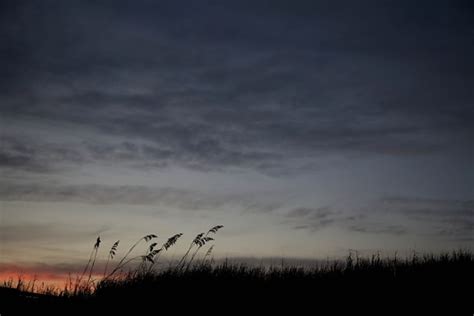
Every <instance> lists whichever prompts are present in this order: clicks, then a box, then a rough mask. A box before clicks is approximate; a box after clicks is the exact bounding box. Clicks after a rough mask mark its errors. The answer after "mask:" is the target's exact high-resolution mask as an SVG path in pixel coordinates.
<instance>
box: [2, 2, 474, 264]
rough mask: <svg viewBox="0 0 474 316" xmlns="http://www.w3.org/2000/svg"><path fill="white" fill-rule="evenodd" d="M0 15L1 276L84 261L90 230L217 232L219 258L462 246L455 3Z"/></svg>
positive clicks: (469, 202)
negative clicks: (214, 229)
mask: <svg viewBox="0 0 474 316" xmlns="http://www.w3.org/2000/svg"><path fill="white" fill-rule="evenodd" d="M0 16H1V17H0V38H1V39H2V40H1V42H2V44H1V45H0V57H1V59H0V69H1V76H0V111H1V116H0V120H1V121H0V122H1V130H0V137H1V143H0V173H1V177H0V201H1V202H0V203H1V204H0V210H1V214H0V216H1V217H0V265H1V267H2V269H3V271H6V270H8V269H10V270H11V269H12V267H13V265H14V267H21V266H25V267H26V266H31V265H33V266H34V265H41V266H44V265H54V264H56V265H61V264H63V265H64V264H66V265H67V264H71V265H73V264H74V263H77V262H82V261H81V260H85V259H87V257H88V253H89V251H90V246H92V244H93V243H94V241H95V238H96V236H97V235H98V234H100V235H101V237H102V240H103V242H104V245H105V247H109V246H110V245H111V244H112V243H113V242H114V241H115V240H117V239H121V240H122V241H123V243H124V244H127V243H129V244H130V243H132V242H133V241H134V240H136V239H137V238H139V237H140V236H142V235H144V234H147V233H156V234H157V235H158V236H160V237H161V238H167V237H169V235H171V234H174V233H178V232H183V233H184V236H183V239H185V238H188V239H191V238H192V237H193V236H194V235H195V234H197V233H199V232H201V231H203V230H206V229H208V228H209V227H210V226H212V225H216V224H222V225H224V226H225V228H224V229H223V230H222V231H220V232H219V235H218V236H217V240H216V244H215V255H216V256H221V257H225V256H229V257H235V256H240V257H259V258H260V257H298V258H325V257H327V256H338V255H344V254H347V252H348V249H358V250H360V251H367V252H371V251H372V252H373V251H377V250H382V251H386V252H392V251H395V250H399V251H412V250H413V249H415V250H418V251H440V250H446V249H453V248H459V247H464V248H471V249H472V246H473V245H474V233H473V231H474V168H473V164H472V162H473V161H474V124H473V121H474V89H473V83H474V59H473V58H472V56H474V7H473V4H472V2H470V1H468V0H466V1H461V0H453V1H448V0H446V1H388V0H381V1H339V0H338V1H334V0H332V1H290V0H288V1H176V0H173V1H67V2H65V1H2V3H1V5H0ZM187 245H188V240H186V241H184V240H183V241H182V242H181V243H178V245H177V246H176V247H175V249H174V250H173V251H172V252H170V253H169V254H168V257H169V258H173V256H178V255H179V254H180V253H182V252H183V250H185V249H186V247H187ZM103 251H104V253H105V251H106V250H103ZM63 267H64V266H63Z"/></svg>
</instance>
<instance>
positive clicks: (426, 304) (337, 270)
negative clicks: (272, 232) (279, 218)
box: [0, 253, 474, 316]
mask: <svg viewBox="0 0 474 316" xmlns="http://www.w3.org/2000/svg"><path fill="white" fill-rule="evenodd" d="M473 284H474V256H473V255H472V254H469V253H455V254H452V255H446V256H439V257H432V256H425V257H423V258H416V257H415V258H411V259H410V260H396V259H385V260H381V259H379V258H377V257H373V258H371V259H364V260H363V259H358V260H354V259H353V258H348V260H347V261H346V262H345V263H332V264H328V265H326V266H323V267H319V268H314V269H303V268H292V267H286V268H285V267H283V268H282V267H280V268H269V269H264V268H248V267H245V266H235V265H232V266H227V265H219V266H216V267H210V266H200V267H195V268H194V269H191V270H189V271H176V270H173V269H169V270H167V271H163V272H160V273H154V274H152V273H148V274H135V276H129V277H128V278H126V279H124V280H120V281H118V280H115V281H102V282H100V283H99V284H98V286H97V289H96V290H95V292H94V293H89V294H84V293H83V294H76V295H71V294H70V293H64V294H63V295H61V296H52V295H41V294H31V293H25V292H21V291H17V290H15V289H8V288H0V314H1V315H2V316H8V315H32V314H37V315H96V314H101V315H111V314H124V313H125V314H131V315H137V314H144V315H158V314H174V313H178V314H180V313H182V312H193V313H198V314H201V313H203V314H204V313H205V314H213V315H214V314H234V313H236V312H237V313H240V314H243V313H245V314H253V313H255V312H258V311H261V312H265V314H267V313H268V312H286V313H287V314H290V315H296V314H302V313H303V312H304V313H305V314H307V313H308V314H321V315H328V314H340V313H342V312H344V313H348V312H349V313H350V314H361V313H362V314H380V315H383V314H398V315H405V314H412V313H413V312H415V311H416V312H417V314H423V315H425V314H427V315H434V314H445V315H473V312H474V299H473V297H474V295H473ZM328 310H329V311H331V312H330V313H328Z"/></svg>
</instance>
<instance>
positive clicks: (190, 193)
mask: <svg viewBox="0 0 474 316" xmlns="http://www.w3.org/2000/svg"><path fill="white" fill-rule="evenodd" d="M0 200H2V201H30V202H68V203H86V204H100V205H110V204H125V205H161V206H165V207H175V208H179V209H182V210H219V209H222V208H223V207H227V208H236V209H237V210H240V211H251V212H263V213H266V212H272V211H274V210H276V209H278V208H280V207H281V205H282V202H279V201H271V200H270V199H266V198H263V197H261V196H259V195H258V193H256V194H255V195H252V194H245V195H244V194H236V193H221V194H218V193H209V192H202V191H199V190H188V189H180V188H173V187H148V186H141V185H99V184H85V185H57V184H48V183H40V184H8V185H5V184H3V185H0Z"/></svg>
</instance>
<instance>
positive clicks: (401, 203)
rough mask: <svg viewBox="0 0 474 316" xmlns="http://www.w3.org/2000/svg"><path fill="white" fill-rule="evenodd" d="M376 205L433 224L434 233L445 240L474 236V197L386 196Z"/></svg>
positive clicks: (417, 220) (380, 208) (391, 212)
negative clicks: (459, 198) (469, 198)
mask: <svg viewBox="0 0 474 316" xmlns="http://www.w3.org/2000/svg"><path fill="white" fill-rule="evenodd" d="M375 207H377V208H378V209H379V210H380V211H382V212H387V213H390V214H401V215H402V216H404V217H406V218H407V219H408V220H411V221H414V222H416V223H418V224H420V223H423V224H429V225H430V227H431V229H432V231H433V232H432V233H433V234H434V235H436V236H440V237H443V238H445V239H446V238H447V239H451V240H453V241H460V240H466V239H470V238H473V236H474V233H473V232H474V201H473V200H449V199H430V198H416V197H415V198H413V197H386V198H383V199H381V201H380V202H379V203H377V205H376V206H375Z"/></svg>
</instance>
